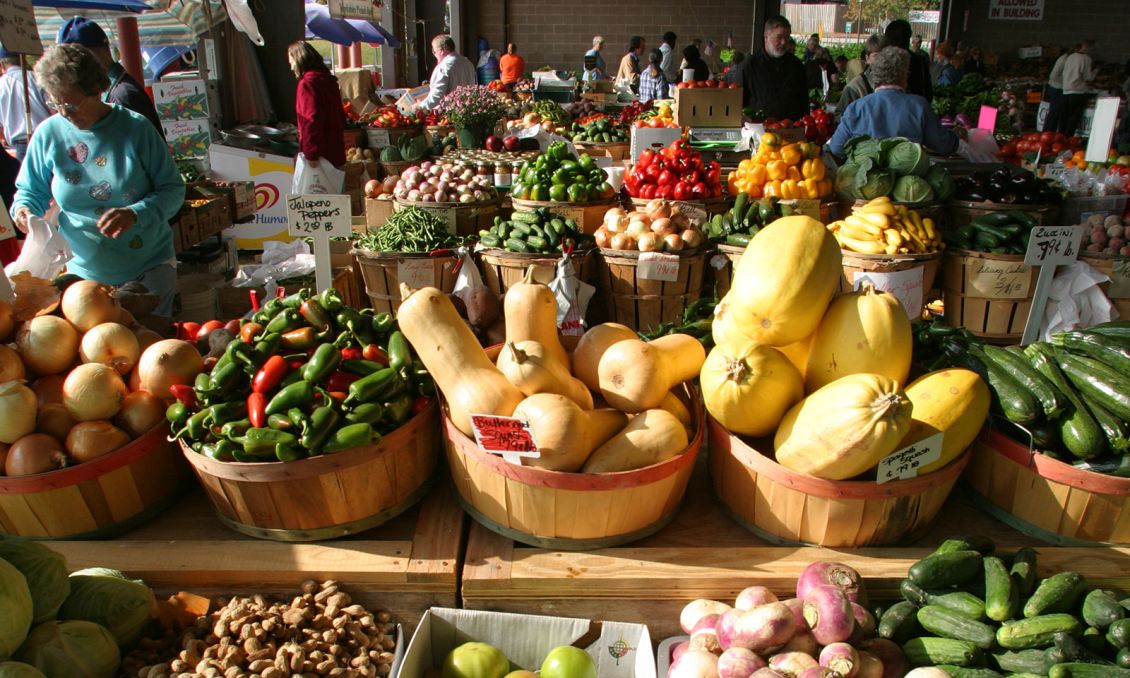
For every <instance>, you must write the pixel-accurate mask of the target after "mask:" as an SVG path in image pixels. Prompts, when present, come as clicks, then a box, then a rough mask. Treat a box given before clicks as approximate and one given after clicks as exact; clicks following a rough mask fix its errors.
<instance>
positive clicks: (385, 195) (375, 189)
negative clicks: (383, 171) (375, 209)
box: [364, 174, 400, 200]
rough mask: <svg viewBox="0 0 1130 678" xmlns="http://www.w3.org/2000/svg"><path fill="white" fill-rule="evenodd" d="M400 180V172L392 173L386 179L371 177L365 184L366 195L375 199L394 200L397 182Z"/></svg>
mask: <svg viewBox="0 0 1130 678" xmlns="http://www.w3.org/2000/svg"><path fill="white" fill-rule="evenodd" d="M399 182H400V175H399V174H390V175H388V176H387V177H385V179H384V181H381V180H379V179H369V180H368V181H366V182H365V186H364V190H365V197H366V198H373V199H375V200H392V199H393V197H394V196H393V191H394V190H396V184H397V183H399Z"/></svg>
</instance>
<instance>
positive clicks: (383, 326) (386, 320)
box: [368, 311, 396, 343]
mask: <svg viewBox="0 0 1130 678" xmlns="http://www.w3.org/2000/svg"><path fill="white" fill-rule="evenodd" d="M371 322H372V328H373V332H376V334H377V336H379V337H387V336H388V333H389V332H391V331H392V328H393V327H394V326H395V325H396V318H394V317H392V314H391V313H388V312H386V311H381V312H380V313H378V314H376V315H375V316H373V320H372V321H371ZM368 343H372V342H368Z"/></svg>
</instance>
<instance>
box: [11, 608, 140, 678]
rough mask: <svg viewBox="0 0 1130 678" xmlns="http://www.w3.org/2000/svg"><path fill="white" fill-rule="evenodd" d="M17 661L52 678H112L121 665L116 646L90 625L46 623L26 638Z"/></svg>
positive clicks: (75, 622)
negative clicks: (29, 665)
mask: <svg viewBox="0 0 1130 678" xmlns="http://www.w3.org/2000/svg"><path fill="white" fill-rule="evenodd" d="M16 659H18V660H20V661H22V662H25V663H28V664H31V665H32V666H34V667H35V668H37V669H39V670H40V671H42V672H43V673H44V674H46V675H47V676H50V677H51V678H55V677H56V676H58V678H63V677H64V676H66V678H114V675H115V674H116V673H117V672H118V664H119V663H120V662H121V654H120V653H119V652H118V644H117V643H115V642H114V637H113V636H112V635H110V632H109V631H107V630H106V629H105V628H104V627H102V626H99V625H98V624H95V623H93V622H86V621H65V622H54V621H50V622H45V623H43V624H40V625H39V626H36V627H35V628H34V629H32V630H31V633H29V634H28V636H27V641H26V642H24V646H23V647H22V648H20V653H19V655H17V656H16Z"/></svg>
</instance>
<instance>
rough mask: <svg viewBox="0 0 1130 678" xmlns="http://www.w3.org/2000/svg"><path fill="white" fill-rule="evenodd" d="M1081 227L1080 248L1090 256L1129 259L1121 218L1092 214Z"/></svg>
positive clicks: (1128, 247)
mask: <svg viewBox="0 0 1130 678" xmlns="http://www.w3.org/2000/svg"><path fill="white" fill-rule="evenodd" d="M1080 225H1081V226H1083V227H1084V228H1083V240H1082V242H1081V243H1080V247H1082V248H1083V249H1084V251H1086V252H1088V253H1091V254H1109V255H1112V256H1118V257H1130V245H1128V244H1127V243H1128V242H1130V240H1128V235H1130V234H1128V233H1127V232H1126V230H1127V228H1126V222H1125V221H1124V220H1123V219H1122V217H1120V216H1118V215H1116V214H1111V215H1109V216H1107V217H1103V216H1102V215H1101V214H1093V215H1091V216H1089V217H1087V221H1086V223H1084V224H1080Z"/></svg>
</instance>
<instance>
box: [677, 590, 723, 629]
mask: <svg viewBox="0 0 1130 678" xmlns="http://www.w3.org/2000/svg"><path fill="white" fill-rule="evenodd" d="M728 609H730V606H729V605H727V604H726V603H720V602H718V601H717V600H707V599H705V598H699V599H698V600H692V601H691V602H689V603H687V604H686V605H684V606H683V610H682V611H681V612H679V626H680V627H682V629H683V633H690V632H691V631H694V626H695V624H697V623H698V620H699V619H702V618H703V617H705V616H706V615H708V614H722V613H723V612H725V611H726V610H728Z"/></svg>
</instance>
